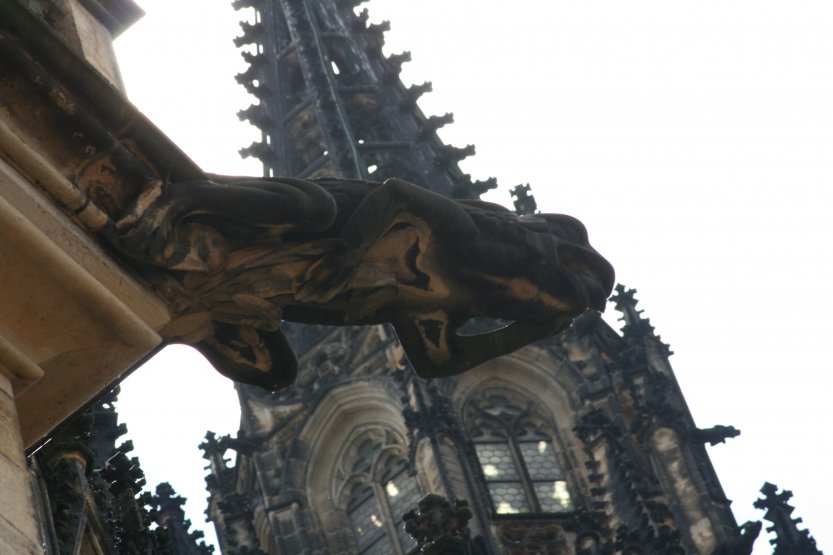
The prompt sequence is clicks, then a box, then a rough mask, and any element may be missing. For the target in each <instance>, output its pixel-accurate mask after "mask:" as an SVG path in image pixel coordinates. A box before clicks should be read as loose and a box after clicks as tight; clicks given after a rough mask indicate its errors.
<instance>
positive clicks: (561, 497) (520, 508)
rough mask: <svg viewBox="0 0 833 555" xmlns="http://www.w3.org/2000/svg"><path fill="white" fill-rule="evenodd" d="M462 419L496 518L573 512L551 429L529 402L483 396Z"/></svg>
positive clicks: (468, 407) (488, 393) (501, 395)
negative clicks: (522, 514)
mask: <svg viewBox="0 0 833 555" xmlns="http://www.w3.org/2000/svg"><path fill="white" fill-rule="evenodd" d="M464 418H465V421H466V425H467V427H468V430H469V435H470V437H471V439H472V442H473V443H474V450H475V453H476V454H477V460H478V462H479V463H480V468H481V470H482V472H483V478H484V479H485V481H486V488H487V489H488V491H489V495H490V497H491V499H492V503H493V505H494V510H495V512H496V513H497V514H518V513H560V512H566V511H571V510H573V501H572V497H571V495H570V491H569V488H568V485H567V480H566V475H565V473H564V471H563V469H562V468H561V465H560V463H559V461H558V456H557V454H556V451H555V444H554V443H553V440H554V437H553V427H552V426H551V425H549V424H548V423H547V422H546V421H544V420H543V419H542V418H540V416H539V415H538V414H536V413H535V411H534V410H533V408H532V403H531V402H529V401H524V400H523V399H520V398H517V399H510V396H508V395H507V393H506V391H505V390H503V389H502V390H501V391H500V392H498V391H494V390H492V391H485V392H483V393H482V394H480V395H478V396H476V397H475V398H473V399H472V400H470V401H469V402H468V403H467V405H466V409H465V412H464Z"/></svg>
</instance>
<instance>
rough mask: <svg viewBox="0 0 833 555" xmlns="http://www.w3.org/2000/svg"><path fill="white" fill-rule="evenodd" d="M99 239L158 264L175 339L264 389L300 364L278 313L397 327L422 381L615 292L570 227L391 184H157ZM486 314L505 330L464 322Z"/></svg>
mask: <svg viewBox="0 0 833 555" xmlns="http://www.w3.org/2000/svg"><path fill="white" fill-rule="evenodd" d="M106 236H107V238H108V240H109V241H111V242H112V244H113V245H114V246H115V247H116V248H118V249H119V250H121V251H122V252H123V253H125V254H126V255H127V256H129V257H131V258H132V259H134V260H136V261H137V262H139V263H141V264H144V265H145V266H150V268H147V267H145V275H146V276H147V278H148V279H149V280H150V281H151V282H153V283H154V284H155V285H156V287H157V289H158V290H159V291H160V292H161V293H162V294H163V295H164V296H165V297H166V299H167V301H168V304H169V306H170V308H171V312H172V314H173V320H172V322H171V324H170V325H169V326H168V327H167V328H166V329H165V330H163V332H162V333H163V335H164V336H165V337H166V338H167V339H168V340H170V341H181V342H184V343H190V344H193V345H195V346H196V347H197V349H199V350H200V351H201V352H202V353H203V354H204V355H205V356H206V357H207V358H208V359H209V360H210V361H211V362H212V363H214V365H215V366H216V367H217V368H218V370H220V371H221V372H222V373H224V374H226V375H228V376H230V377H232V378H234V379H236V380H239V381H243V382H246V383H253V384H257V385H260V386H263V387H266V388H270V389H276V388H280V387H282V386H286V385H289V384H291V383H293V382H294V380H295V376H296V372H297V363H296V361H295V356H294V354H293V352H292V350H291V348H290V347H289V345H288V343H287V341H286V338H285V337H284V336H283V334H282V333H281V331H280V330H279V329H278V323H279V322H280V321H281V319H284V320H289V321H296V322H304V323H320V324H328V325H350V324H376V323H382V322H391V323H393V325H394V328H395V329H396V332H397V335H398V336H399V338H400V340H401V342H402V344H403V346H404V348H405V351H406V352H407V353H408V357H409V359H410V361H411V363H412V364H413V366H414V368H415V370H416V372H417V373H418V374H419V375H421V376H423V377H439V376H450V375H454V374H458V373H460V372H463V371H465V370H467V369H469V368H472V367H473V366H476V365H477V364H480V363H482V362H484V361H486V360H488V359H490V358H494V357H496V356H500V355H503V354H506V353H509V352H512V351H514V350H516V349H518V348H519V347H521V346H523V345H526V344H528V343H530V342H532V341H535V340H537V339H541V338H543V337H547V336H550V335H552V334H554V333H557V332H559V331H562V330H564V329H566V328H567V327H568V326H569V325H570V323H571V322H572V319H573V318H574V317H575V316H578V315H579V314H581V313H582V312H584V311H585V310H586V309H587V308H588V307H589V308H594V309H596V310H603V309H604V304H605V299H606V298H607V296H608V295H609V294H610V292H611V289H612V287H613V269H612V268H611V267H610V265H609V264H608V263H607V261H605V260H604V258H602V257H601V256H600V255H599V254H598V253H597V252H596V251H595V250H594V249H593V248H592V247H591V246H590V244H589V243H588V241H587V233H586V231H585V229H584V226H582V224H581V223H580V222H578V221H577V220H575V219H573V218H570V217H569V216H562V215H555V214H538V215H534V216H520V217H519V216H517V215H516V214H514V213H512V212H511V211H509V210H507V209H505V208H503V207H500V206H497V205H494V204H490V203H486V202H481V201H454V200H451V199H448V198H445V197H442V196H440V195H437V194H434V193H431V192H430V191H427V190H425V189H423V188H421V187H417V186H416V185H413V184H410V183H407V182H405V181H402V180H398V179H389V180H387V181H386V182H384V183H374V182H367V181H354V180H334V179H322V180H316V181H307V180H299V179H290V178H276V179H255V178H250V179H245V178H221V177H215V178H214V180H212V181H209V180H200V181H190V182H183V183H170V184H165V183H162V182H156V183H153V184H151V186H150V187H148V188H147V189H146V190H145V191H144V193H143V194H142V195H141V196H140V197H139V199H138V200H137V201H136V202H135V203H134V204H133V205H132V206H131V207H130V208H129V209H128V210H127V211H126V212H125V213H124V214H123V215H122V217H121V218H120V219H119V220H118V221H117V222H116V224H115V228H114V229H112V230H111V231H108V232H107V234H106ZM477 317H492V318H500V319H504V320H507V321H510V323H509V324H508V325H507V326H505V327H504V328H501V329H498V330H494V331H489V332H487V333H482V334H479V335H467V334H465V333H464V332H461V331H460V329H461V328H462V327H463V326H464V325H465V324H466V322H468V321H469V320H470V319H471V318H477Z"/></svg>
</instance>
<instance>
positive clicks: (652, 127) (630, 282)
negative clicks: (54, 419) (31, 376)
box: [116, 0, 833, 554]
mask: <svg viewBox="0 0 833 555" xmlns="http://www.w3.org/2000/svg"><path fill="white" fill-rule="evenodd" d="M138 2H139V4H140V5H141V6H142V7H143V8H144V9H145V11H146V12H147V16H146V17H145V18H144V19H143V20H142V21H140V22H139V23H137V24H136V25H135V26H134V27H133V28H131V29H130V30H128V31H127V32H126V33H125V34H124V35H123V36H122V37H120V38H119V39H118V40H117V42H116V47H117V52H118V56H119V59H120V62H121V66H122V72H123V74H124V77H125V82H126V85H127V89H128V93H129V96H130V98H131V99H132V101H133V102H134V103H135V104H136V105H137V106H138V107H139V108H140V109H141V110H142V111H144V112H145V113H146V114H147V115H148V116H149V117H150V118H151V120H153V121H154V122H155V123H156V124H157V125H158V126H159V127H160V128H161V129H162V130H163V131H165V132H166V133H167V134H168V135H170V136H171V137H172V138H173V139H174V141H176V142H177V143H178V144H179V145H180V147H181V148H182V149H183V150H184V151H185V152H186V153H187V154H188V155H190V156H191V157H192V158H193V159H194V160H195V161H196V162H197V163H198V164H200V165H201V166H202V167H203V168H204V169H205V170H207V171H211V172H215V173H229V174H238V175H240V174H250V175H258V174H259V173H260V166H259V164H258V163H256V162H254V161H252V160H249V161H241V160H239V159H238V156H237V150H238V149H239V148H240V147H243V146H247V145H248V144H249V143H250V142H252V141H253V140H255V139H257V138H259V134H258V132H256V131H255V130H253V129H252V128H247V127H246V126H245V125H244V124H242V123H240V122H239V121H238V120H237V118H236V116H235V113H236V111H237V110H239V109H242V108H245V107H247V106H248V105H249V104H250V103H251V99H250V98H248V97H247V96H246V94H245V93H244V92H243V90H242V87H240V86H239V85H237V84H236V83H235V81H234V79H233V77H234V74H235V73H237V72H239V71H241V70H242V69H244V66H243V63H242V61H241V60H240V58H239V54H238V52H237V50H236V49H235V47H234V45H233V44H232V42H231V40H232V38H233V37H235V36H237V35H238V34H239V32H238V27H237V21H238V20H239V19H240V17H241V15H240V14H237V13H235V12H234V11H233V10H232V9H231V8H230V3H231V2H230V0H229V1H228V2H227V1H224V0H215V1H211V2H206V1H205V0H176V1H170V0H167V1H165V0H138ZM366 6H367V7H369V9H370V14H371V20H374V21H379V20H381V19H389V20H390V21H391V24H392V31H391V32H389V33H388V34H387V43H388V48H387V51H388V52H399V51H402V50H410V51H411V52H412V54H413V60H414V61H413V62H411V63H409V64H406V65H405V69H404V71H403V78H404V80H405V81H406V83H410V82H416V83H419V82H422V81H425V80H430V81H432V82H433V84H434V93H432V94H428V95H426V96H424V97H423V98H422V100H421V102H420V105H421V106H422V108H423V110H424V111H425V112H426V114H428V115H431V114H443V113H445V112H446V111H452V112H454V115H455V121H456V123H455V124H454V125H451V126H448V127H446V128H445V129H443V130H442V131H441V136H442V137H443V139H444V140H445V141H446V142H447V143H449V144H453V145H456V146H464V145H465V144H468V143H474V144H475V145H476V147H477V153H478V154H477V156H475V157H474V158H470V159H469V160H467V161H465V162H464V163H463V168H464V170H465V171H467V172H470V173H471V174H472V175H473V177H474V178H476V179H482V178H486V177H489V176H496V177H497V178H498V181H499V183H500V184H501V185H502V187H503V188H504V190H503V191H501V192H499V193H498V196H497V198H498V200H499V201H500V202H503V203H508V202H510V199H509V196H508V193H507V192H506V189H508V188H509V187H511V186H512V185H515V184H517V183H526V182H529V183H531V184H532V186H533V190H534V193H535V196H536V199H537V200H538V205H539V208H540V209H541V210H542V211H546V212H564V213H567V214H571V215H573V216H576V217H578V218H579V219H581V220H582V221H583V222H584V223H585V224H586V225H587V228H588V229H589V232H590V238H591V241H592V242H593V244H594V246H596V248H597V249H598V250H599V251H600V252H601V253H602V254H604V255H605V256H606V257H607V258H608V259H609V260H610V261H611V262H612V263H613V265H614V267H615V268H616V269H617V276H618V280H619V281H620V282H622V283H624V284H625V285H627V286H630V287H635V288H637V289H638V290H639V293H638V295H637V297H638V298H639V299H640V300H641V303H640V307H641V308H642V309H644V310H645V313H644V315H645V316H646V317H649V318H650V319H651V323H652V324H653V325H654V326H655V327H656V330H657V333H659V334H661V336H662V338H663V340H665V341H666V342H668V343H670V344H671V348H672V349H673V351H674V352H675V353H676V354H675V355H674V356H673V357H672V359H671V362H672V364H673V366H674V369H675V372H676V374H677V377H678V379H679V381H680V384H681V386H682V388H683V392H684V393H685V396H686V399H687V401H688V404H689V406H690V408H691V411H692V413H693V414H694V417H695V420H696V421H697V423H698V425H700V426H701V427H708V426H712V425H714V424H727V425H728V424H731V425H734V426H735V427H737V428H739V429H740V430H741V431H742V435H741V436H740V437H738V438H736V439H733V440H729V442H728V443H727V444H726V445H720V446H718V447H716V448H711V449H710V454H711V457H712V461H713V462H714V464H715V467H716V468H717V472H718V475H719V477H720V479H721V482H722V484H723V487H724V489H725V491H726V493H727V495H728V496H729V498H730V499H733V500H734V505H733V509H734V511H735V515H736V517H737V519H738V521H739V522H743V521H745V520H748V519H754V520H759V519H760V518H761V517H762V516H763V515H762V513H761V512H760V511H758V510H756V509H753V508H752V502H753V501H754V500H755V499H757V498H758V489H759V488H760V487H761V485H762V484H763V482H764V481H765V480H768V481H770V482H773V483H775V484H777V485H778V486H779V487H782V488H786V489H791V490H792V491H793V492H794V494H795V497H794V498H793V504H794V505H795V506H796V507H797V510H796V512H795V513H794V516H799V517H802V518H803V519H804V524H803V525H804V526H806V527H808V528H809V529H810V530H811V532H812V533H813V535H814V537H815V538H816V540H817V542H818V545H819V548H820V549H822V550H824V549H825V548H826V549H828V550H831V549H833V529H831V527H830V526H829V522H830V520H831V514H832V513H833V511H831V509H830V508H829V506H830V500H831V499H833V485H832V483H831V480H830V479H829V478H828V474H829V472H828V471H827V470H825V469H826V468H829V467H828V465H830V464H831V455H832V454H833V453H832V452H831V451H833V450H832V449H831V443H830V432H829V426H830V424H833V419H831V418H830V416H825V415H826V413H827V411H826V406H825V405H827V404H828V403H829V399H830V385H831V378H830V370H831V362H830V360H831V355H833V349H831V340H830V338H829V337H828V335H829V334H830V331H831V328H832V327H833V326H831V324H830V320H829V319H830V315H831V312H832V309H833V297H832V296H831V294H830V286H829V284H830V283H832V282H833V257H831V255H830V246H829V243H830V241H831V239H833V220H831V218H830V217H829V209H830V205H831V196H832V195H831V192H830V191H831V184H833V102H832V101H833V4H830V3H829V2H820V1H819V2H814V1H802V2H793V3H789V4H787V3H784V2H771V1H766V0H757V1H754V2H753V1H729V2H725V1H724V2H717V1H713V0H707V1H703V2H668V1H667V0H664V1H654V2H647V1H636V0H632V1H629V2H622V1H621V0H619V1H611V0H597V1H594V2H567V1H562V0H557V1H556V0H554V1H549V2H540V1H538V2H535V1H532V0H516V1H514V2H511V3H509V2H497V1H489V0H478V1H476V2H475V1H469V0H465V1H464V0H457V1H455V2H449V1H448V0H445V1H441V0H420V2H395V1H393V0H373V1H372V2H370V3H368V4H366ZM608 316H611V317H615V313H613V312H612V311H611V312H610V313H609V314H608ZM608 321H610V322H613V320H612V319H610V318H609V319H608ZM123 391H124V392H123V394H122V399H121V401H120V403H119V410H120V413H121V416H122V420H123V421H125V422H127V424H128V427H129V429H130V436H131V437H133V438H134V440H135V443H136V454H138V455H139V456H140V457H141V462H142V467H143V468H144V470H145V472H146V474H147V476H148V482H149V484H155V483H157V482H159V481H163V480H169V481H171V482H172V484H173V486H174V487H175V488H176V489H177V491H178V492H179V493H181V494H182V495H185V496H188V497H189V498H190V499H189V500H190V504H189V511H190V513H189V514H190V515H191V519H192V520H193V521H194V524H195V526H203V523H202V520H203V517H202V515H201V511H202V510H203V509H204V498H205V496H206V493H205V492H204V489H203V488H204V482H203V476H204V474H205V473H204V471H202V464H203V462H204V461H202V460H201V459H200V458H199V452H198V451H197V449H196V445H197V444H198V443H199V442H200V441H201V438H202V436H203V435H204V433H205V431H206V430H207V429H211V430H213V431H215V432H218V433H233V432H235V431H236V429H237V418H238V412H237V402H236V396H235V394H234V391H233V390H232V388H231V385H230V383H229V382H228V381H226V380H225V379H223V378H221V377H219V375H217V374H216V373H215V372H214V371H213V370H212V369H211V368H210V367H208V366H207V365H205V364H204V363H201V362H200V361H198V360H197V359H196V358H194V357H193V356H192V355H189V354H188V351H187V349H185V348H178V349H171V350H170V351H167V352H164V353H163V354H162V355H161V356H160V357H158V358H157V359H155V360H154V361H152V362H151V363H149V364H148V365H147V366H146V367H144V368H142V369H141V370H139V371H137V373H136V374H134V376H132V377H131V378H130V379H128V380H127V382H125V384H124V387H123ZM825 422H826V423H827V424H825ZM755 553H756V554H762V553H771V550H770V548H769V546H768V544H767V543H766V539H765V538H764V537H763V535H762V537H761V539H759V540H758V542H757V548H756V550H755Z"/></svg>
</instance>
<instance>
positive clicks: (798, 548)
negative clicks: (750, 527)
mask: <svg viewBox="0 0 833 555" xmlns="http://www.w3.org/2000/svg"><path fill="white" fill-rule="evenodd" d="M761 493H763V494H764V497H763V499H758V500H757V501H755V508H757V509H761V510H762V511H766V513H765V514H764V518H765V519H766V520H768V521H770V522H771V523H772V526H769V527H767V532H774V533H775V539H774V540H770V542H769V543H771V544H772V545H773V546H774V547H775V550H774V551H773V552H772V553H773V555H821V551H819V550H818V548H816V540H814V539H813V537H812V536H810V532H809V531H808V530H799V529H798V525H799V524H800V523H801V519H800V518H792V513H793V511H794V510H795V507H793V506H792V505H790V504H789V503H788V501H789V500H790V498H792V496H793V494H792V492H791V491H788V490H783V491H782V492H781V493H778V486H776V485H774V484H770V483H769V482H767V483H765V484H764V486H763V487H762V488H761Z"/></svg>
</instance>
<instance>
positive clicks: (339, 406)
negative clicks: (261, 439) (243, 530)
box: [299, 381, 419, 552]
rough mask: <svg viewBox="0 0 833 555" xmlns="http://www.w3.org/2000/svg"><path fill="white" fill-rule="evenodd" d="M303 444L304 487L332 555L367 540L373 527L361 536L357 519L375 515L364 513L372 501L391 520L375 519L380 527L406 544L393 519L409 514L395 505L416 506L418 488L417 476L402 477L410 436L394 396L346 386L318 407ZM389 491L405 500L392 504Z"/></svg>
mask: <svg viewBox="0 0 833 555" xmlns="http://www.w3.org/2000/svg"><path fill="white" fill-rule="evenodd" d="M299 439H300V443H301V445H303V446H305V451H306V455H305V457H304V458H305V460H307V461H309V465H308V466H307V468H306V472H305V476H304V485H303V487H304V490H305V491H306V492H307V499H308V502H309V504H310V508H311V510H312V513H313V514H314V517H315V519H316V520H317V523H318V525H319V529H320V530H321V532H322V533H323V535H324V537H325V540H326V543H327V544H328V545H329V547H330V549H331V550H332V551H333V552H345V551H352V550H354V549H355V545H356V543H355V542H361V541H362V538H364V537H365V534H364V532H366V531H367V530H366V528H367V527H366V526H365V527H364V528H365V529H364V530H363V531H359V530H358V529H359V528H362V527H361V526H359V525H358V524H357V522H358V521H357V518H360V517H361V518H365V517H367V518H370V517H372V516H374V515H372V514H370V513H368V514H364V513H367V511H369V510H370V509H367V507H369V506H371V505H372V504H373V499H371V498H370V497H368V496H373V495H375V496H376V497H375V498H374V499H376V501H377V502H378V505H374V507H375V509H374V510H377V511H378V510H381V513H376V514H379V515H385V516H386V517H387V518H382V519H381V521H380V520H379V519H378V518H377V519H374V521H373V522H374V524H376V525H377V526H382V527H385V531H386V532H389V533H390V535H391V537H390V538H389V539H390V540H391V541H394V542H396V541H399V542H403V541H406V539H407V538H402V537H400V538H397V535H398V534H399V532H400V531H399V530H398V529H397V528H396V527H395V521H396V519H397V518H401V515H399V514H398V513H399V512H404V511H401V508H400V507H399V506H398V503H397V501H399V500H400V499H405V498H407V499H408V503H410V501H412V498H413V497H414V496H415V495H416V493H418V491H419V487H418V486H416V485H415V484H417V479H416V477H412V476H410V473H404V474H403V471H406V470H407V453H408V434H407V429H406V427H405V422H404V420H403V418H402V404H401V402H400V401H399V399H398V398H397V396H396V395H394V394H393V393H392V392H391V391H389V390H387V389H385V388H384V387H382V386H381V385H379V384H377V383H373V382H372V381H355V382H352V383H349V384H346V385H344V386H340V387H338V388H336V389H334V390H333V391H332V392H330V393H329V394H327V395H326V396H325V397H324V399H322V400H321V402H320V403H319V404H318V405H317V408H316V410H315V411H314V412H313V414H312V415H311V416H310V418H309V419H308V421H307V423H306V424H305V426H304V428H303V430H302V431H301V434H300V435H299ZM390 484H392V485H390ZM385 486H387V490H386V489H385ZM390 488H393V494H394V495H397V494H399V493H400V492H401V494H402V495H400V496H399V497H398V498H396V499H392V498H391V493H392V492H391V491H389V490H390ZM368 500H369V501H368ZM364 501H368V502H367V503H364ZM365 509H367V510H365ZM359 513H362V514H359ZM357 515H358V516H357ZM391 515H393V516H391ZM391 518H392V520H391ZM388 521H390V522H391V524H388ZM371 539H372V538H371Z"/></svg>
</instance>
